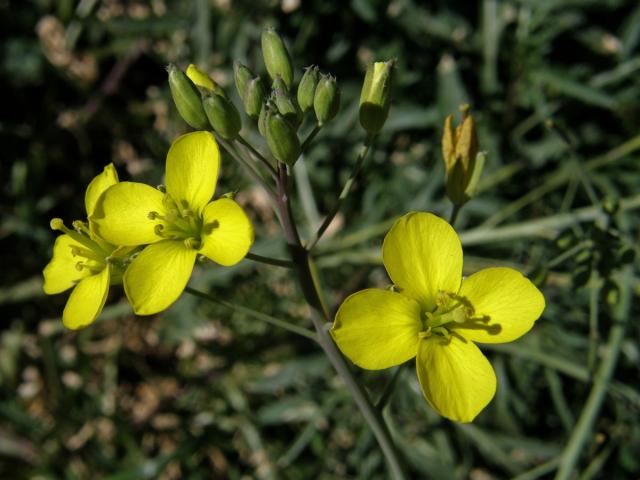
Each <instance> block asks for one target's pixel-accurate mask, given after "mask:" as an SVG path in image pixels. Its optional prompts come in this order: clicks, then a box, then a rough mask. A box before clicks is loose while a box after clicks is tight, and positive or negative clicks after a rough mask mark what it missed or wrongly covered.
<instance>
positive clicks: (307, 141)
mask: <svg viewBox="0 0 640 480" xmlns="http://www.w3.org/2000/svg"><path fill="white" fill-rule="evenodd" d="M320 130H322V125H319V124H316V126H315V127H313V130H311V132H310V133H309V135H307V138H306V139H305V140H304V142H302V146H301V147H300V151H301V152H302V153H304V152H306V151H307V148H309V145H311V142H312V141H313V139H314V138H315V137H316V135H317V134H318V133H319V132H320Z"/></svg>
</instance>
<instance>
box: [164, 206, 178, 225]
mask: <svg viewBox="0 0 640 480" xmlns="http://www.w3.org/2000/svg"><path fill="white" fill-rule="evenodd" d="M179 216H180V214H179V213H178V211H177V210H174V209H171V210H169V211H168V212H167V214H166V215H165V218H164V220H165V221H167V222H169V223H173V222H175V221H176V220H177V219H178V218H179Z"/></svg>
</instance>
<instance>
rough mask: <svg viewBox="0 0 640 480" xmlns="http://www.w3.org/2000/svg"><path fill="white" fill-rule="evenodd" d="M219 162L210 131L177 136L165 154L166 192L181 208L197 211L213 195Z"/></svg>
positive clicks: (218, 155)
mask: <svg viewBox="0 0 640 480" xmlns="http://www.w3.org/2000/svg"><path fill="white" fill-rule="evenodd" d="M219 164H220V151H219V150H218V144H217V143H216V140H215V138H214V137H213V135H212V134H211V133H209V132H192V133H187V134H186V135H182V136H181V137H178V138H177V139H176V140H175V141H174V142H173V143H172V144H171V148H170V149H169V153H168V154H167V167H166V168H167V173H166V179H165V181H166V184H167V193H169V194H170V195H171V197H172V198H173V199H174V200H175V201H176V203H177V204H178V205H179V206H180V208H182V209H186V208H189V209H191V210H193V211H194V212H197V213H200V212H201V211H202V209H203V208H204V207H205V206H206V205H207V204H208V203H209V201H210V200H211V197H213V192H214V191H215V188H216V182H217V181H218V167H219Z"/></svg>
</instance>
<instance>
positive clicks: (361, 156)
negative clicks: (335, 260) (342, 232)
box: [306, 135, 374, 251]
mask: <svg viewBox="0 0 640 480" xmlns="http://www.w3.org/2000/svg"><path fill="white" fill-rule="evenodd" d="M373 138H374V136H373V135H368V136H367V138H366V139H365V141H364V145H363V146H362V150H361V151H360V154H359V155H358V158H357V160H356V163H355V165H354V166H353V170H351V175H349V178H348V179H347V181H346V183H345V184H344V187H342V191H341V192H340V196H339V197H338V202H337V203H336V205H335V207H333V210H331V213H329V215H327V216H326V218H325V219H324V221H323V222H322V225H320V228H318V231H317V232H316V234H315V235H314V236H313V238H312V239H311V240H309V242H307V245H306V249H307V250H309V251H311V250H313V247H315V246H316V244H317V243H318V241H319V240H320V237H322V235H323V234H324V232H325V231H326V230H327V228H329V225H331V222H332V221H333V219H334V218H335V216H336V215H337V214H338V212H339V211H340V207H342V204H343V202H344V201H345V199H346V198H347V196H348V195H349V192H351V187H352V186H353V182H355V180H356V178H357V177H358V174H359V173H360V170H361V169H362V164H363V162H364V159H365V158H366V156H367V154H368V153H369V149H370V147H371V144H372V143H373Z"/></svg>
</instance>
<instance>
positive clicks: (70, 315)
mask: <svg viewBox="0 0 640 480" xmlns="http://www.w3.org/2000/svg"><path fill="white" fill-rule="evenodd" d="M117 183H118V174H117V173H116V170H115V168H114V167H113V164H109V165H107V166H106V167H105V168H104V171H103V172H102V173H101V174H100V175H98V176H96V177H95V178H94V179H93V180H92V181H91V183H89V186H88V187H87V191H86V193H85V198H84V203H85V208H86V211H87V216H91V214H92V213H93V212H94V210H95V207H96V204H97V203H98V201H99V199H100V197H101V196H102V195H103V193H104V192H105V190H107V188H109V187H111V186H112V185H115V184H117ZM51 228H53V229H54V230H60V231H61V232H64V235H60V236H59V237H58V238H57V239H56V243H55V245H54V246H53V258H52V259H51V261H50V262H49V263H48V264H47V266H46V267H45V269H44V271H43V275H44V286H43V288H44V292H45V293H46V294H49V295H53V294H56V293H62V292H64V291H65V290H68V289H70V288H73V291H72V292H71V295H70V296H69V300H68V301H67V304H66V306H65V308H64V312H63V314H62V322H63V323H64V325H65V326H66V327H67V328H71V329H77V328H81V327H86V326H87V325H89V324H90V323H92V322H93V321H94V320H95V319H96V318H97V316H98V315H99V314H100V312H101V311H102V308H103V307H104V303H105V301H106V299H107V293H108V292H109V285H110V284H118V283H120V282H121V281H122V272H123V270H124V267H125V263H126V259H127V257H128V255H129V253H130V252H131V250H132V248H119V247H117V246H115V245H112V244H111V243H108V242H106V241H104V240H103V239H102V238H100V237H99V236H98V235H97V234H96V232H95V231H94V229H93V228H90V225H87V223H85V222H82V221H80V220H76V221H75V222H73V229H70V228H67V227H65V225H64V223H63V221H62V220H61V219H59V218H54V219H53V220H51Z"/></svg>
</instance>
